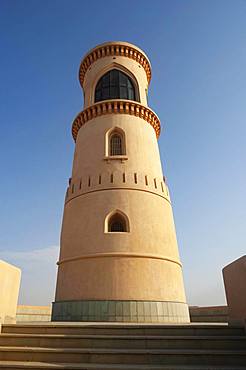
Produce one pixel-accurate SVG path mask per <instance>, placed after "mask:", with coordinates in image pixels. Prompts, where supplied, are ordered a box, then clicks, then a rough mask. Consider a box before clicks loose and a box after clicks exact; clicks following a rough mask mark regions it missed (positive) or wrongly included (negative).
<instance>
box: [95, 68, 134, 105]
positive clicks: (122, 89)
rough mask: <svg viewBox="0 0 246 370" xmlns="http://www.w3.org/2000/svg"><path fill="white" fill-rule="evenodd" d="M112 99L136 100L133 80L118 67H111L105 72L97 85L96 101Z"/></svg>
mask: <svg viewBox="0 0 246 370" xmlns="http://www.w3.org/2000/svg"><path fill="white" fill-rule="evenodd" d="M110 99H127V100H136V93H135V88H134V85H133V82H132V80H131V79H130V77H128V76H127V75H126V74H125V73H124V72H121V71H119V70H118V69H111V70H110V71H109V72H107V73H105V75H103V76H102V77H101V78H100V80H99V81H98V83H97V86H96V90H95V103H96V102H99V101H102V100H110Z"/></svg>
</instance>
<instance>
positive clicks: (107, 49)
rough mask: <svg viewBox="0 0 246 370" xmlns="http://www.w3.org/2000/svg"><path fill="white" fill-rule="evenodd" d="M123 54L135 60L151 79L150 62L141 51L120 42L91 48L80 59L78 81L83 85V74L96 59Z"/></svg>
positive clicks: (148, 78)
mask: <svg viewBox="0 0 246 370" xmlns="http://www.w3.org/2000/svg"><path fill="white" fill-rule="evenodd" d="M117 55H118V56H124V57H127V58H130V59H133V60H136V62H137V63H139V64H140V65H141V66H142V67H143V68H144V70H145V72H146V75H147V80H148V82H150V80H151V68H150V63H149V61H148V59H147V58H146V56H145V55H144V54H143V53H141V51H139V50H138V49H135V48H134V47H132V46H129V45H124V44H120V43H115V44H108V45H101V46H98V48H96V49H93V50H92V51H91V52H90V53H89V54H88V55H86V57H85V58H84V59H83V60H82V62H81V64H80V68H79V81H80V84H81V86H82V87H83V82H84V78H85V74H86V72H87V70H88V68H89V67H90V65H91V64H92V63H94V62H95V61H96V60H98V59H100V58H103V57H106V56H117Z"/></svg>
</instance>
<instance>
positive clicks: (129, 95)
mask: <svg viewBox="0 0 246 370" xmlns="http://www.w3.org/2000/svg"><path fill="white" fill-rule="evenodd" d="M128 99H129V100H135V96H134V90H133V89H128Z"/></svg>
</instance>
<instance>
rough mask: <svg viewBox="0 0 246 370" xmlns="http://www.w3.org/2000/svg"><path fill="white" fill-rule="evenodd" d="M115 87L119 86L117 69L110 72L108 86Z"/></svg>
mask: <svg viewBox="0 0 246 370" xmlns="http://www.w3.org/2000/svg"><path fill="white" fill-rule="evenodd" d="M117 85H119V71H117V69H113V70H112V71H110V86H117Z"/></svg>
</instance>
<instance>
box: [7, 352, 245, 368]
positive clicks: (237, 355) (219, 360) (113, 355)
mask: <svg viewBox="0 0 246 370" xmlns="http://www.w3.org/2000/svg"><path fill="white" fill-rule="evenodd" d="M0 361H37V362H38V361H39V362H51V363H54V362H56V363H60V362H61V363H85V362H87V363H94V364H98V367H99V368H100V366H99V364H145V365H147V364H149V365H150V369H151V365H152V364H165V365H200V364H203V365H227V366H229V365H230V366H232V365H233V366H243V365H244V366H245V368H246V350H233V351H232V350H211V349H209V350H206V349H202V350H201V349H199V350H198V349H196V350H190V349H189V350H188V349H187V350H184V349H182V350H181V349H179V350H176V349H105V348H104V349H102V348H86V349H85V348H41V347H0Z"/></svg>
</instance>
